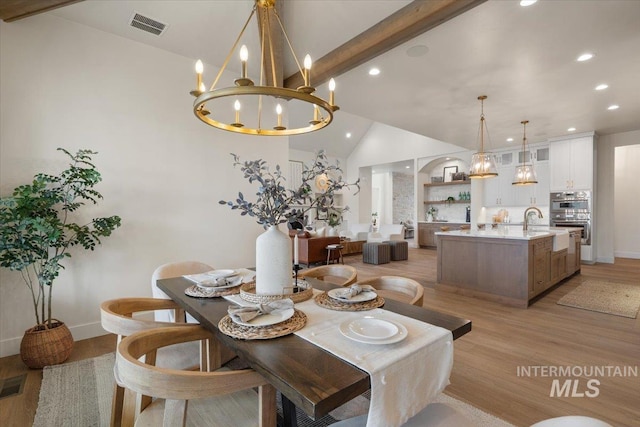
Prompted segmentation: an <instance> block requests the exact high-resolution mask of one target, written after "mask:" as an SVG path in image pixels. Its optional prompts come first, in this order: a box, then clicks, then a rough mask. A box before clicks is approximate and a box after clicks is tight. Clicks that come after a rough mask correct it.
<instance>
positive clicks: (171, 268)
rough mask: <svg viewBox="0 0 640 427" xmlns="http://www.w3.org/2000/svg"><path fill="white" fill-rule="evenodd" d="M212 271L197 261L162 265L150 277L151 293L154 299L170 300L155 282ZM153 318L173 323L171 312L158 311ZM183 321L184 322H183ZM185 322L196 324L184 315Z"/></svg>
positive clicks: (192, 319) (211, 268)
mask: <svg viewBox="0 0 640 427" xmlns="http://www.w3.org/2000/svg"><path fill="white" fill-rule="evenodd" d="M211 270H213V267H211V266H210V265H209V264H205V263H203V262H199V261H178V262H170V263H167V264H163V265H161V266H159V267H158V268H156V269H155V271H154V272H153V274H152V276H151V292H152V295H153V297H154V298H162V299H170V298H169V296H168V295H167V294H165V293H164V292H162V291H161V290H160V289H159V288H158V285H157V284H156V281H158V280H159V279H170V278H172V277H180V276H184V275H185V274H199V273H205V272H207V271H211ZM154 317H155V319H156V320H157V321H160V322H173V321H175V319H174V317H173V312H172V311H171V310H158V311H156V312H154ZM183 321H184V320H183ZM186 321H187V322H188V323H198V322H197V321H196V320H195V319H194V318H193V317H191V316H190V315H188V314H187V315H186Z"/></svg>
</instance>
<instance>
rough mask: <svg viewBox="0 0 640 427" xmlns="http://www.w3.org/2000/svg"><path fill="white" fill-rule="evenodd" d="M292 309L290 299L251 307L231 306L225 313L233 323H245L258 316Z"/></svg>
mask: <svg viewBox="0 0 640 427" xmlns="http://www.w3.org/2000/svg"><path fill="white" fill-rule="evenodd" d="M291 308H293V301H292V300H291V299H290V298H286V299H280V300H276V301H271V302H269V303H266V304H258V305H255V306H253V307H238V306H234V305H231V306H229V308H228V309H227V313H229V316H231V320H233V321H234V322H243V323H247V322H249V321H251V320H253V319H255V318H256V317H258V316H262V315H263V314H269V313H277V312H280V311H283V310H288V309H291Z"/></svg>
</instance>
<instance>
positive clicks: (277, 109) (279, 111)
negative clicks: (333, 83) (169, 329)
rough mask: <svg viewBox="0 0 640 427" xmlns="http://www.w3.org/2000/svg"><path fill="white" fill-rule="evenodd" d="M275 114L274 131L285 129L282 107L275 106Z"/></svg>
mask: <svg viewBox="0 0 640 427" xmlns="http://www.w3.org/2000/svg"><path fill="white" fill-rule="evenodd" d="M276 114H277V115H278V124H277V125H276V126H275V127H274V129H275V130H284V129H286V127H284V126H282V106H281V105H280V104H278V105H276ZM296 237H297V236H296Z"/></svg>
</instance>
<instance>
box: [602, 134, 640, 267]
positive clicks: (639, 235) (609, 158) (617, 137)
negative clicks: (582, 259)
mask: <svg viewBox="0 0 640 427" xmlns="http://www.w3.org/2000/svg"><path fill="white" fill-rule="evenodd" d="M639 144H640V130H635V131H631V132H622V133H616V134H611V135H602V136H600V138H599V139H598V145H597V148H596V150H597V185H596V191H597V192H598V198H597V201H596V214H597V224H596V233H597V242H598V247H597V252H596V253H597V254H598V258H597V261H598V262H608V263H612V262H614V256H615V253H614V252H615V251H616V250H617V248H616V247H615V244H614V241H615V238H614V237H615V234H616V230H617V229H618V228H620V227H622V228H623V229H624V228H625V227H628V226H630V224H627V223H618V222H616V221H615V219H616V211H628V212H632V213H634V214H635V215H634V216H633V217H632V218H633V220H634V221H635V224H636V225H637V224H638V216H637V212H638V205H637V203H638V199H640V190H639V187H638V185H637V183H638V178H637V169H638V168H637V166H634V167H633V168H625V170H624V171H623V172H619V173H620V175H619V176H620V179H616V172H615V168H616V164H615V162H616V152H615V148H616V147H624V146H629V145H639ZM636 165H637V163H636ZM625 180H626V181H627V182H629V183H630V185H632V188H631V193H630V194H632V196H631V197H627V198H622V199H621V200H616V198H615V197H614V187H615V186H617V185H618V184H619V182H620V181H625ZM634 184H635V185H634ZM618 203H619V204H618ZM632 230H635V231H632V232H629V231H625V232H627V233H628V235H629V237H630V238H635V239H636V241H637V240H640V232H639V231H638V229H637V228H635V229H632Z"/></svg>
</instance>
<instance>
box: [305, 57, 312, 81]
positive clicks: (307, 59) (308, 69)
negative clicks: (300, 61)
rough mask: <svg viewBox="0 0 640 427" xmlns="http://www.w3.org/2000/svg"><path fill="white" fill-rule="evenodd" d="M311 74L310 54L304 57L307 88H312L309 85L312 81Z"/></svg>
mask: <svg viewBox="0 0 640 427" xmlns="http://www.w3.org/2000/svg"><path fill="white" fill-rule="evenodd" d="M310 74H311V57H310V56H309V54H307V56H305V57H304V84H305V86H311V85H310V84H309V81H310V80H311V79H310V78H309V75H310Z"/></svg>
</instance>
